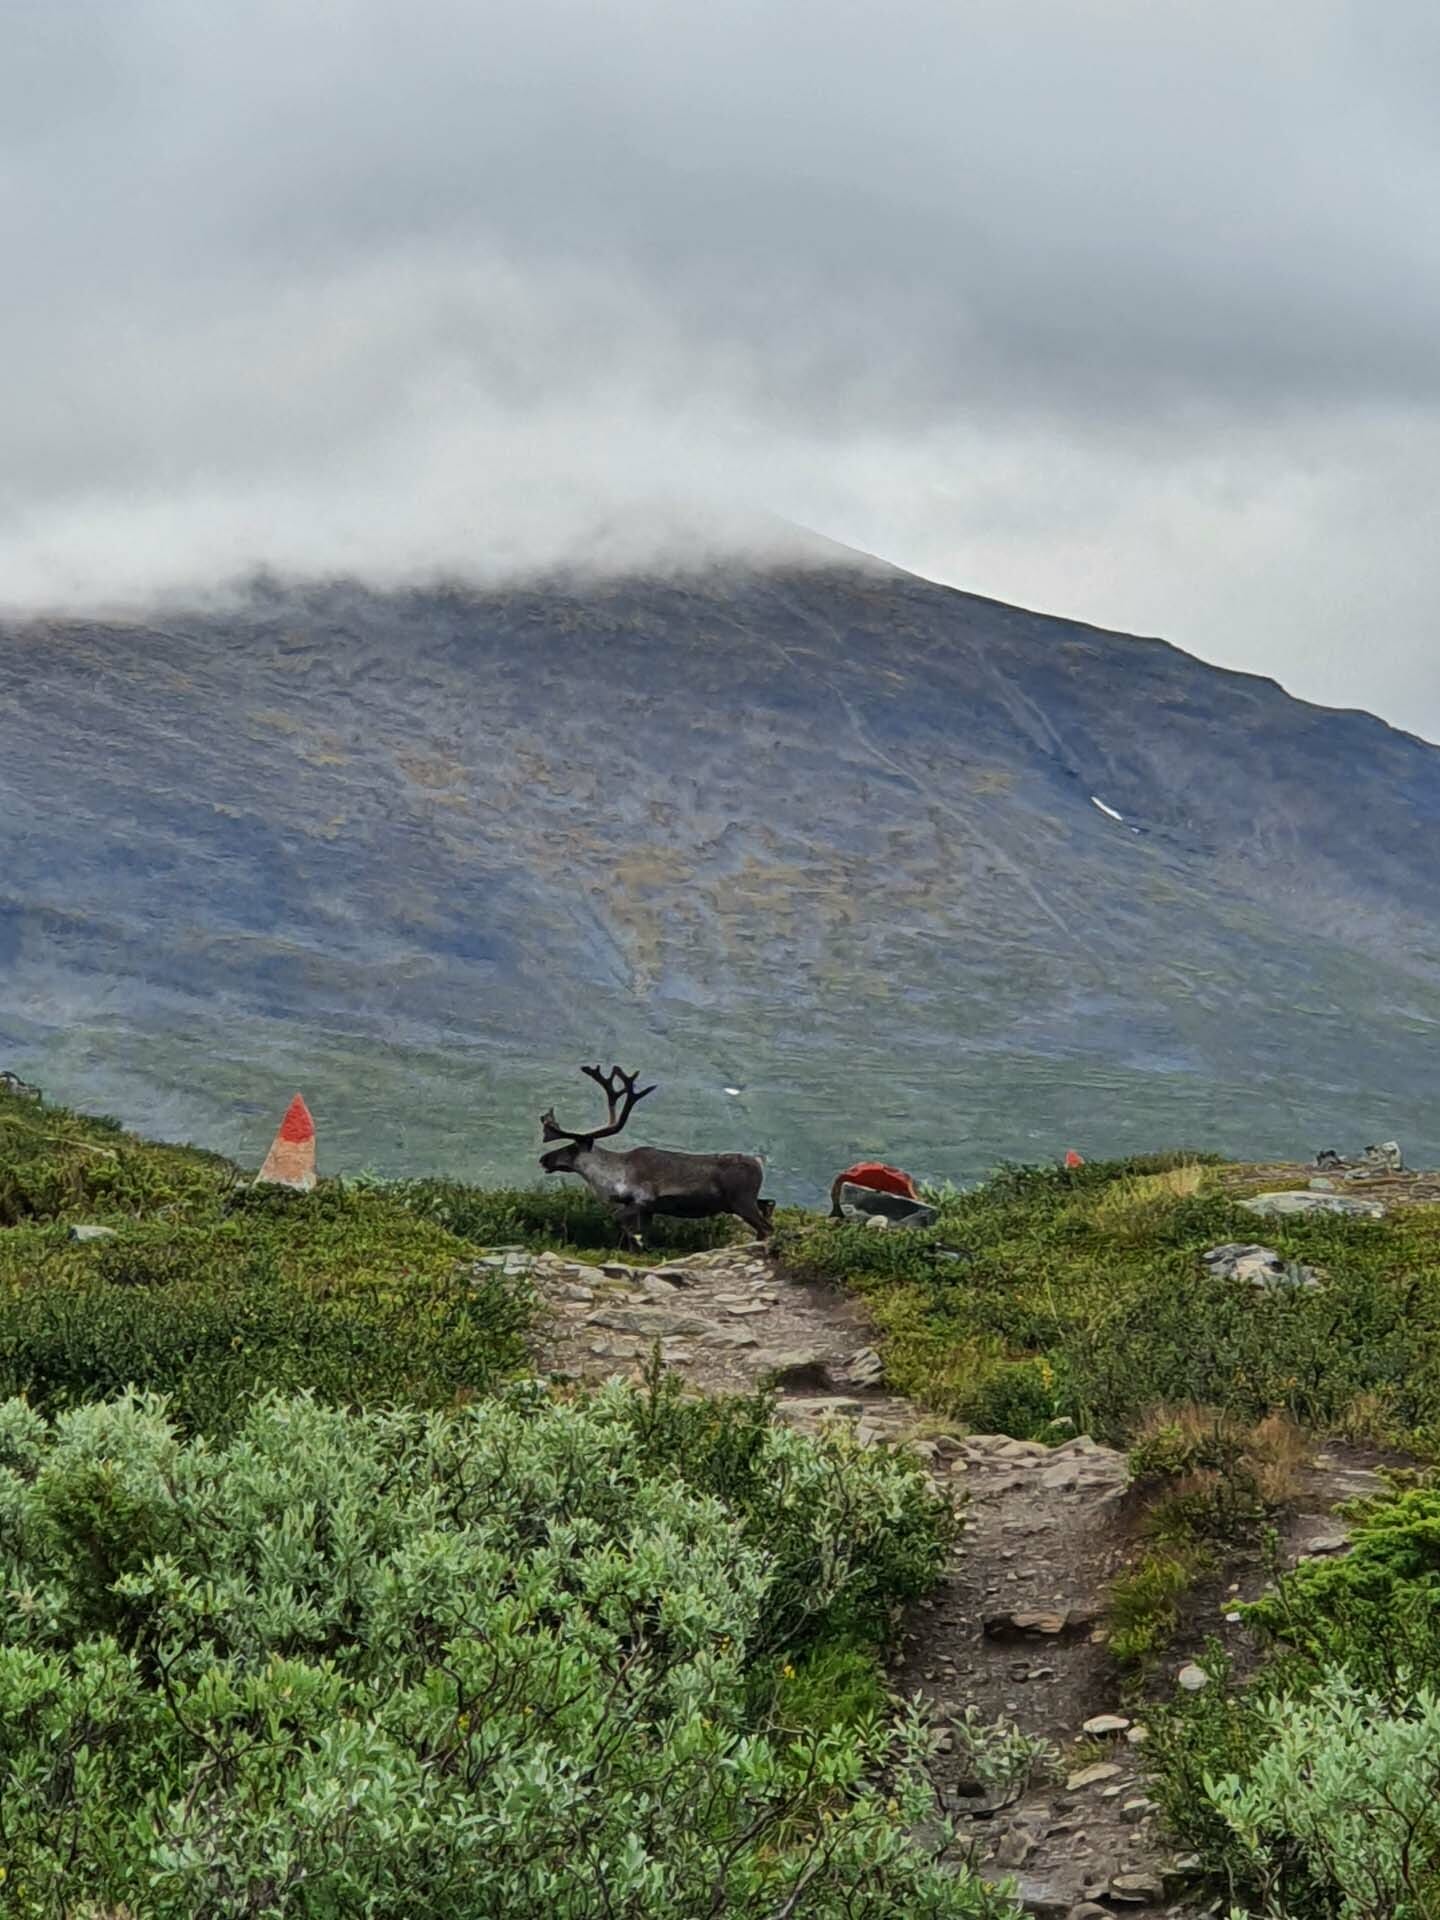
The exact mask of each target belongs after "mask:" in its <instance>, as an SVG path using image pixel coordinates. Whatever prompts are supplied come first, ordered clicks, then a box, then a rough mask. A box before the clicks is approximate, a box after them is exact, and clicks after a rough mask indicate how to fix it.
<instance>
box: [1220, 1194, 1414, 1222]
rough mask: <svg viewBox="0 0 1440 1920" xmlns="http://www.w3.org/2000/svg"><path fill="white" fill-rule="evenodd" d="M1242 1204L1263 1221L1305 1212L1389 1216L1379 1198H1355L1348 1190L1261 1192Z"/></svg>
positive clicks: (1376, 1218)
mask: <svg viewBox="0 0 1440 1920" xmlns="http://www.w3.org/2000/svg"><path fill="white" fill-rule="evenodd" d="M1240 1205H1241V1206H1242V1207H1243V1208H1244V1209H1245V1211H1246V1212H1247V1213H1258V1214H1259V1215H1260V1217H1261V1219H1262V1220H1277V1219H1284V1218H1285V1217H1286V1216H1287V1215H1290V1214H1303V1213H1348V1214H1356V1215H1359V1216H1361V1217H1362V1218H1365V1219H1369V1220H1383V1219H1384V1217H1385V1209H1384V1208H1383V1207H1382V1206H1381V1205H1380V1204H1379V1202H1378V1201H1375V1200H1353V1199H1351V1197H1350V1196H1349V1195H1348V1194H1344V1193H1312V1192H1309V1191H1304V1192H1300V1193H1257V1194H1256V1195H1255V1198H1254V1199H1253V1200H1242V1201H1241V1202H1240Z"/></svg>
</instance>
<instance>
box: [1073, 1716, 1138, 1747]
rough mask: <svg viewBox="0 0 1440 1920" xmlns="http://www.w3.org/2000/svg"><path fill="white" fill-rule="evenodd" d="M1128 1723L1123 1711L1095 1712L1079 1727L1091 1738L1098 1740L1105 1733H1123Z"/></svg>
mask: <svg viewBox="0 0 1440 1920" xmlns="http://www.w3.org/2000/svg"><path fill="white" fill-rule="evenodd" d="M1129 1725H1130V1720H1129V1716H1128V1715H1126V1714H1123V1713H1097V1714H1095V1715H1094V1716H1093V1718H1091V1719H1089V1720H1087V1721H1086V1722H1085V1724H1084V1726H1083V1727H1082V1728H1081V1729H1080V1731H1081V1732H1082V1733H1088V1734H1089V1735H1090V1737H1091V1738H1092V1739H1095V1740H1099V1739H1101V1738H1103V1737H1104V1735H1106V1734H1107V1733H1124V1731H1125V1730H1126V1728H1127V1727H1128V1726H1129Z"/></svg>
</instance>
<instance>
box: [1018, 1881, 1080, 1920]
mask: <svg viewBox="0 0 1440 1920" xmlns="http://www.w3.org/2000/svg"><path fill="white" fill-rule="evenodd" d="M1015 1898H1016V1899H1017V1900H1018V1901H1019V1902H1020V1904H1021V1906H1022V1907H1023V1908H1024V1909H1025V1911H1026V1913H1029V1914H1033V1915H1034V1916H1035V1920H1065V1916H1066V1915H1067V1914H1068V1913H1069V1911H1070V1909H1071V1907H1072V1906H1073V1905H1074V1904H1075V1903H1074V1899H1073V1897H1072V1895H1071V1894H1069V1893H1067V1892H1065V1891H1063V1890H1062V1889H1061V1888H1060V1887H1057V1886H1055V1885H1054V1884H1053V1883H1052V1882H1051V1881H1049V1880H1042V1879H1040V1878H1038V1876H1037V1877H1035V1878H1032V1877H1031V1876H1030V1875H1029V1874H1021V1875H1020V1877H1019V1878H1018V1879H1017V1880H1016V1882H1015Z"/></svg>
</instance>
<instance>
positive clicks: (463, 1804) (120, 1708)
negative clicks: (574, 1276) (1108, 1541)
mask: <svg viewBox="0 0 1440 1920" xmlns="http://www.w3.org/2000/svg"><path fill="white" fill-rule="evenodd" d="M447 1221H448V1222H449V1224H446V1222H447ZM76 1226H82V1227H84V1228H87V1229H94V1228H97V1227H98V1228H108V1229H109V1233H110V1235H111V1236H113V1237H100V1238H89V1237H87V1238H84V1239H75V1238H72V1237H71V1236H72V1229H73V1228H75V1227H76ZM497 1229H498V1230H499V1231H500V1232H503V1233H504V1234H505V1235H507V1236H508V1235H513V1234H516V1233H519V1232H528V1233H529V1234H530V1235H531V1236H532V1237H534V1238H535V1239H536V1240H537V1241H541V1242H551V1243H566V1242H573V1241H574V1240H575V1239H577V1238H578V1239H580V1240H586V1239H588V1240H590V1241H591V1242H592V1243H594V1244H595V1245H596V1247H597V1250H598V1248H599V1246H600V1244H601V1243H603V1241H604V1239H605V1237H606V1229H605V1223H604V1222H603V1220H602V1218H601V1217H600V1216H599V1215H598V1214H597V1213H595V1212H594V1211H593V1210H591V1211H590V1212H588V1213H587V1212H585V1211H584V1210H583V1209H582V1211H581V1213H580V1214H579V1215H577V1214H576V1211H575V1208H574V1206H573V1203H572V1201H571V1200H570V1199H569V1197H564V1196H557V1197H556V1198H555V1199H554V1200H553V1202H552V1200H551V1199H550V1198H549V1196H546V1197H543V1198H542V1197H539V1196H524V1195H509V1196H506V1195H489V1196H479V1195H471V1196H466V1195H465V1194H464V1193H461V1192H458V1191H456V1190H453V1189H437V1188H434V1187H423V1188H415V1189H402V1190H398V1191H387V1190H384V1189H377V1188H373V1187H365V1186H360V1187H355V1188H348V1187H343V1186H338V1185H327V1186H323V1187H322V1188H321V1189H320V1190H319V1191H317V1192H316V1193H315V1194H313V1195H309V1196H301V1195H295V1194H290V1193H285V1192H280V1191H276V1190H267V1189H256V1188H253V1187H250V1186H247V1185H244V1184H242V1183H241V1182H240V1181H239V1180H238V1178H237V1176H236V1175H235V1173H234V1171H233V1170H232V1169H231V1168H229V1167H228V1166H226V1165H225V1164H224V1163H223V1162H221V1161H219V1160H217V1159H215V1158H214V1157H213V1156H210V1155H206V1154H202V1153H197V1152H194V1151H192V1150H189V1149H185V1148H170V1147H163V1146H158V1145H154V1144H151V1143H148V1142H144V1141H140V1140H136V1139H134V1138H131V1137H129V1136H126V1135H124V1134H122V1133H121V1132H120V1131H119V1129H118V1128H116V1127H114V1126H112V1125H110V1124H109V1123H107V1122H104V1121H96V1120H91V1119H86V1118H84V1117H82V1116H80V1115H77V1114H72V1113H67V1112H65V1111H63V1110H57V1109H52V1108H48V1107H45V1108H41V1107H37V1106H34V1105H31V1104H29V1103H25V1102H21V1101H18V1100H14V1099H11V1098H9V1097H8V1096H5V1095H4V1094H0V1393H3V1394H8V1395H9V1396H11V1397H10V1398H9V1399H8V1400H5V1401H4V1402H3V1404H0V1581H3V1585H4V1589H5V1591H6V1592H7V1593H8V1594H9V1595H10V1596H11V1597H12V1604H11V1605H10V1606H8V1607H7V1608H6V1609H5V1611H4V1614H3V1616H0V1911H3V1912H4V1913H5V1914H7V1915H9V1914H14V1915H16V1916H25V1917H26V1920H31V1917H33V1920H40V1916H44V1917H45V1920H60V1917H61V1916H64V1917H65V1920H70V1917H71V1916H75V1917H76V1920H78V1916H81V1915H87V1916H91V1917H92V1920H99V1916H101V1915H104V1916H106V1920H119V1916H133V1920H139V1916H142V1915H143V1916H144V1917H145V1920H198V1917H199V1916H217V1917H218V1916H227V1917H228V1916H236V1917H237V1920H238V1917H239V1916H247V1917H249V1916H254V1917H256V1920H259V1917H260V1916H272V1915H274V1916H279V1915H285V1916H287V1917H290V1916H301V1917H303V1920H322V1917H323V1920H338V1917H340V1916H349V1915H355V1916H359V1915H366V1916H369V1915H379V1914H399V1913H421V1912H423V1913H425V1914H426V1915H427V1916H428V1915H433V1916H437V1920H441V1917H443V1916H453V1920H489V1917H490V1916H492V1915H496V1914H501V1913H504V1914H505V1915H507V1916H511V1915H514V1916H525V1915H533V1916H534V1917H535V1920H542V1916H543V1920H550V1917H551V1916H557V1917H558V1920H582V1917H583V1920H589V1917H590V1916H592V1915H593V1916H595V1917H596V1920H599V1917H600V1916H602V1915H604V1916H609V1915H616V1914H624V1915H628V1916H635V1920H652V1917H653V1920H662V1917H663V1920H669V1917H670V1916H673V1915H677V1914H678V1915H688V1914H693V1915H697V1916H698V1915H701V1914H706V1915H714V1916H722V1917H723V1916H727V1915H729V1916H736V1917H737V1920H738V1917H739V1916H742V1915H743V1916H748V1915H751V1914H757V1913H776V1914H778V1913H782V1912H783V1913H785V1914H787V1915H790V1914H793V1915H795V1916H797V1920H801V1917H811V1920H822V1917H828V1916H835V1917H836V1920H838V1917H839V1916H841V1915H849V1914H857V1913H861V1914H864V1915H867V1916H869V1915H873V1916H877V1920H879V1917H881V1916H893V1920H902V1916H909V1915H920V1916H933V1917H934V1920H965V1917H967V1916H974V1917H975V1920H998V1917H999V1916H1000V1915H1002V1914H1003V1913H1005V1912H1007V1911H1008V1910H1009V1908H1008V1902H1007V1901H1006V1900H1005V1899H1004V1898H1003V1896H1002V1895H1001V1894H998V1893H995V1892H993V1891H991V1890H990V1889H988V1888H987V1887H986V1886H984V1885H983V1883H981V1882H980V1881H979V1880H978V1879H976V1878H975V1877H974V1876H973V1875H971V1874H969V1873H967V1872H965V1871H960V1872H956V1871H954V1870H953V1869H952V1868H945V1869H942V1868H941V1867H940V1866H938V1865H937V1864H936V1860H935V1855H936V1851H937V1849H938V1848H939V1847H941V1846H943V1844H944V1840H945V1829H944V1826H943V1823H941V1824H940V1825H938V1826H936V1827H934V1829H933V1831H932V1833H931V1835H930V1838H929V1840H928V1841H927V1843H926V1844H925V1845H924V1846H922V1845H921V1844H920V1843H919V1841H918V1840H917V1839H915V1838H912V1832H913V1831H914V1830H916V1829H917V1828H918V1824H919V1823H920V1822H921V1821H922V1820H923V1819H925V1818H926V1817H927V1816H933V1814H934V1812H935V1808H934V1802H933V1794H932V1791H931V1788H930V1785H929V1781H928V1778H927V1776H926V1773H925V1771H924V1766H923V1760H924V1756H925V1753H926V1751H927V1748H928V1744H929V1741H930V1735H929V1734H928V1732H927V1731H926V1729H925V1728H924V1727H923V1726H922V1725H921V1724H920V1723H919V1722H918V1721H916V1720H915V1719H914V1717H913V1716H907V1715H906V1714H903V1713H900V1712H899V1711H898V1710H897V1709H896V1708H895V1707H894V1706H893V1705H892V1704H891V1703H889V1702H888V1701H887V1700H886V1698H885V1695H884V1693H883V1691H882V1690H881V1688H880V1685H879V1681H878V1673H877V1668H876V1662H875V1656H874V1651H873V1649H874V1647H875V1645H876V1643H877V1642H878V1640H879V1639H880V1638H881V1637H882V1636H883V1635H884V1634H885V1632H886V1631H887V1630H888V1626H889V1623H890V1621H891V1619H892V1616H893V1613H894V1610H895V1609H896V1608H897V1607H898V1606H900V1605H901V1604H903V1603H904V1602H906V1601H909V1600H913V1599H915V1598H916V1597H918V1596H919V1595H920V1594H922V1593H923V1592H924V1591H925V1590H926V1588H927V1587H928V1585H929V1584H930V1582H931V1581H932V1580H933V1579H934V1578H935V1575H936V1573H937V1571H938V1569H939V1567H940V1565H941V1564H942V1563H943V1561H944V1558H945V1555H946V1553H947V1550H948V1547H949V1543H950V1539H951V1517H950V1509H949V1506H948V1505H947V1504H946V1503H945V1502H944V1501H942V1500H941V1499H939V1498H938V1497H937V1496H936V1494H935V1493H934V1492H933V1491H932V1490H931V1487H930V1483H929V1480H928V1478H927V1477H926V1476H925V1475H924V1473H923V1472H922V1471H920V1470H919V1468H918V1467H917V1465H916V1464H915V1463H913V1462H910V1461H907V1460H906V1459H904V1458H903V1457H902V1456H897V1455H890V1454H886V1453H881V1452H876V1451H865V1450H863V1449H860V1448H859V1447H857V1446H856V1445H855V1443H854V1442H853V1440H851V1439H850V1438H849V1437H848V1436H847V1435H845V1434H843V1433H836V1434H833V1435H825V1436H821V1437H819V1438H809V1437H805V1436H802V1435H799V1434H796V1433H792V1432H789V1431H787V1430H786V1429H785V1428H783V1427H780V1426H777V1425H775V1424H774V1423H772V1421H771V1420H770V1418H769V1413H768V1409H767V1407H766V1406H765V1404H764V1403H763V1402H762V1401H753V1400H736V1401H709V1400H693V1401H692V1400H684V1399H682V1398H681V1396H680V1392H679V1388H678V1385H677V1384H676V1383H675V1382H674V1381H673V1380H669V1381H666V1380H663V1379H662V1378H661V1377H660V1376H659V1375H656V1376H654V1377H653V1378H652V1380H651V1382H650V1384H649V1386H648V1387H629V1388H627V1387H621V1386H619V1385H617V1386H615V1387H613V1388H611V1389H608V1390H605V1391H602V1392H601V1393H600V1394H599V1395H598V1396H595V1397H593V1398H589V1399H584V1398H581V1399H577V1400H573V1401H570V1402H567V1401H566V1400H565V1399H563V1398H557V1397H556V1396H555V1395H554V1394H552V1393H550V1392H548V1391H547V1390H546V1389H545V1388H544V1387H543V1386H542V1385H540V1384H539V1383H535V1382H526V1381H524V1380H523V1379H514V1380H513V1381H511V1382H510V1383H509V1384H507V1377H509V1376H516V1375H519V1374H520V1373H522V1372H523V1360H524V1345H523V1340H522V1334H523V1332H524V1329H525V1326H526V1322H527V1318H528V1315H529V1312H530V1308H531V1303H530V1301H529V1300H528V1298H527V1297H526V1295H525V1294H524V1292H523V1290H521V1289H519V1288H518V1286H517V1283H515V1282H514V1281H512V1280H510V1279H507V1278H504V1277H502V1276H499V1275H497V1274H495V1273H494V1272H493V1271H492V1270H489V1269H486V1268H484V1267H480V1266H477V1264H476V1262H475V1254H476V1239H479V1240H481V1241H484V1242H491V1241H493V1239H494V1238H495V1237H497ZM471 1236H474V1237H471Z"/></svg>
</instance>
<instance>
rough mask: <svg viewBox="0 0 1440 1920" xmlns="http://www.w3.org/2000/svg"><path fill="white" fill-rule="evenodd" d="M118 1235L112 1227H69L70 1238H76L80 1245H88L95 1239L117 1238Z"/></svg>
mask: <svg viewBox="0 0 1440 1920" xmlns="http://www.w3.org/2000/svg"><path fill="white" fill-rule="evenodd" d="M119 1237H120V1236H119V1234H118V1233H117V1232H116V1230H115V1228H114V1227H89V1226H74V1227H71V1229H70V1238H71V1239H72V1240H78V1241H79V1243H80V1245H81V1246H82V1247H88V1246H89V1245H90V1244H91V1242H92V1241H95V1240H118V1239H119Z"/></svg>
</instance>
